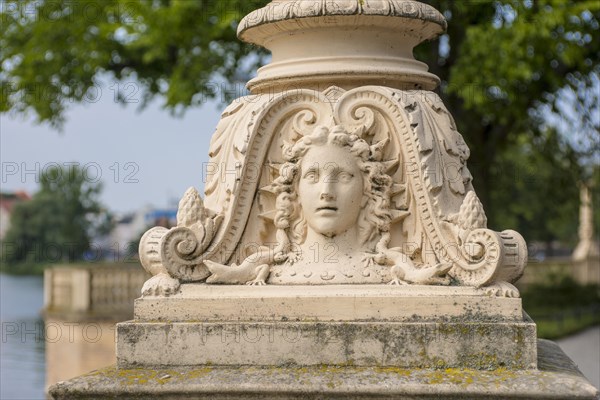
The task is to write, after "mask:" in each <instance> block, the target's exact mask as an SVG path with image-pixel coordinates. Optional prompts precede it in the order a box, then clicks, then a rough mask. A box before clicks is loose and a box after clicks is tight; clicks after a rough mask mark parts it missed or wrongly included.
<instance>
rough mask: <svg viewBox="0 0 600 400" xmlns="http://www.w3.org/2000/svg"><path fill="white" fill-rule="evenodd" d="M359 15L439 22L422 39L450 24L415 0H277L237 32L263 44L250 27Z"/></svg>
mask: <svg viewBox="0 0 600 400" xmlns="http://www.w3.org/2000/svg"><path fill="white" fill-rule="evenodd" d="M356 15H364V16H381V17H391V18H405V19H415V20H421V21H424V22H425V23H430V24H435V25H438V26H439V28H440V29H435V30H433V31H431V32H432V33H431V34H430V35H428V36H427V37H424V38H423V40H427V39H432V38H434V37H436V36H438V35H439V34H441V33H442V32H444V31H445V30H446V28H447V27H448V24H447V22H446V19H445V18H444V16H443V15H442V14H441V13H440V12H439V11H438V10H436V9H435V8H434V7H432V6H430V5H428V4H425V3H422V2H420V1H415V0H350V1H349V0H275V1H272V2H271V3H269V4H267V5H266V6H265V7H263V8H260V9H258V10H255V11H252V12H251V13H250V14H248V15H246V16H245V17H244V18H243V19H242V20H241V21H240V24H239V26H238V31H237V33H238V37H239V38H240V39H242V40H246V41H250V42H252V43H255V44H259V45H260V44H261V43H260V42H261V41H262V40H260V37H256V36H255V37H252V38H251V39H250V40H248V39H249V37H248V35H246V33H247V32H248V31H249V30H253V29H254V28H257V27H260V26H262V25H267V24H273V23H278V22H282V21H286V20H294V19H303V18H316V17H329V16H356ZM257 39H258V40H257Z"/></svg>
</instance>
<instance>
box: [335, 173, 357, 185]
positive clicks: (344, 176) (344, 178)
mask: <svg viewBox="0 0 600 400" xmlns="http://www.w3.org/2000/svg"><path fill="white" fill-rule="evenodd" d="M352 178H354V175H353V174H351V173H350V172H340V173H339V174H338V176H337V180H338V181H339V182H341V183H348V182H350V181H352Z"/></svg>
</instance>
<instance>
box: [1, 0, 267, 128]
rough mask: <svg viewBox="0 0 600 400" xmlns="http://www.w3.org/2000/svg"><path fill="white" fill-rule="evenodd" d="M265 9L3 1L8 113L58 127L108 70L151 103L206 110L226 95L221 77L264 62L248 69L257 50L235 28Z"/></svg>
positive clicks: (108, 0)
mask: <svg viewBox="0 0 600 400" xmlns="http://www.w3.org/2000/svg"><path fill="white" fill-rule="evenodd" d="M261 3H264V1H248V0H237V1H223V0H218V1H217V0H205V1H188V0H173V1H168V0H161V1H152V0H140V1H137V0H136V1H131V0H98V1H68V2H58V1H40V0H17V1H10V0H9V1H3V3H2V14H1V18H2V24H1V28H0V49H2V50H1V53H0V54H1V59H2V69H3V71H4V72H3V73H2V74H0V83H1V85H2V100H1V103H0V110H1V111H8V110H11V109H12V110H14V111H16V112H19V113H25V112H33V113H34V114H35V116H36V117H37V120H38V121H40V122H50V123H52V124H53V125H55V126H60V125H61V124H62V123H63V121H64V120H63V118H64V112H65V107H66V105H67V104H68V103H69V102H82V101H86V98H88V97H91V98H94V97H95V94H94V91H95V90H96V87H95V84H96V81H95V78H97V77H98V75H100V74H104V73H108V74H112V75H113V76H114V77H115V78H116V79H120V80H123V79H129V80H131V79H133V80H137V82H139V84H140V85H141V86H142V88H143V95H144V101H148V100H149V99H150V98H151V97H152V96H154V95H160V96H162V97H163V98H164V99H165V106H166V107H168V108H169V109H171V110H172V111H177V109H178V108H179V109H183V108H185V107H188V106H190V105H199V104H201V103H202V102H204V101H206V99H207V98H211V97H214V96H216V95H217V94H219V93H218V91H217V90H216V89H215V86H214V82H215V79H217V81H218V79H219V78H220V77H221V78H223V79H224V80H226V81H229V82H235V80H236V78H237V77H239V76H244V77H245V76H247V74H248V73H249V72H248V71H251V70H253V69H254V68H255V67H256V65H257V63H258V62H259V61H260V58H257V57H254V58H253V60H254V61H253V62H246V63H242V61H243V60H244V59H247V56H248V54H249V53H250V52H252V51H253V49H252V48H251V47H250V46H247V45H244V44H242V43H241V42H240V41H238V40H237V39H236V35H235V25H236V21H238V20H239V19H240V18H241V16H242V15H244V14H246V13H247V12H248V11H250V10H252V9H254V8H255V7H257V6H258V5H259V4H261ZM223 79H222V80H223ZM211 80H213V81H211ZM128 94H130V93H128V91H127V90H122V91H121V92H120V93H119V96H118V100H119V101H121V102H126V101H127V96H128Z"/></svg>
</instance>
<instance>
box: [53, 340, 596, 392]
mask: <svg viewBox="0 0 600 400" xmlns="http://www.w3.org/2000/svg"><path fill="white" fill-rule="evenodd" d="M538 346H539V348H538V355H539V356H538V366H539V370H523V371H511V370H507V369H497V370H494V371H478V370H472V369H452V368H449V369H402V368H376V367H375V368H373V367H371V368H360V367H321V366H315V367H280V368H269V367H265V368H260V367H209V366H204V367H178V368H165V369H160V368H159V369H115V368H114V367H110V368H107V369H103V370H100V371H94V372H92V373H90V374H87V375H84V376H81V377H78V378H75V379H73V380H70V381H68V382H60V383H58V384H56V385H54V386H52V387H51V388H50V391H49V392H50V395H51V398H53V399H56V400H63V399H78V400H83V399H85V400H92V399H93V400H96V399H111V398H119V399H124V398H127V399H148V398H152V399H173V400H175V399H189V398H194V399H207V400H208V399H210V400H225V399H227V400H234V399H235V400H238V399H239V400H241V399H281V400H284V399H286V400H287V399H295V400H296V399H303V400H304V399H327V400H330V399H356V400H358V399H370V400H373V399H392V398H394V399H399V398H402V399H473V400H475V399H477V400H479V399H509V398H510V399H516V398H519V399H590V400H592V399H597V398H598V396H599V394H598V391H597V389H595V388H594V387H593V386H592V385H591V384H590V383H589V382H588V381H587V380H586V379H585V378H584V377H583V375H581V373H580V372H579V371H578V370H577V367H576V366H575V365H574V364H573V362H572V361H571V360H570V359H569V358H568V357H567V356H566V355H565V354H564V353H563V352H562V350H561V349H560V348H559V347H558V346H557V345H556V344H555V343H553V342H550V341H546V340H540V341H539V345H538Z"/></svg>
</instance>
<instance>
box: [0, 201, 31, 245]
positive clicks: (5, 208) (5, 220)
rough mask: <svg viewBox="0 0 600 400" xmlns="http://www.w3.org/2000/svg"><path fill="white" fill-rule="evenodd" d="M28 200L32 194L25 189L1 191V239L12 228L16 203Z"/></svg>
mask: <svg viewBox="0 0 600 400" xmlns="http://www.w3.org/2000/svg"><path fill="white" fill-rule="evenodd" d="M28 200H31V196H29V194H27V193H26V192H24V191H17V192H14V193H8V192H3V193H0V240H2V239H4V237H5V236H6V232H8V229H9V228H10V216H11V215H12V211H13V208H14V206H15V204H17V203H20V202H23V201H28Z"/></svg>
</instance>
